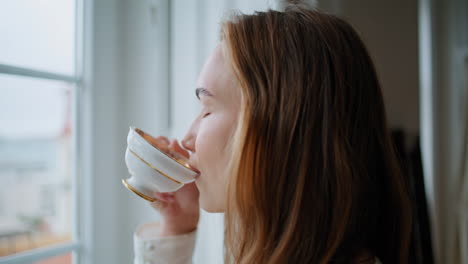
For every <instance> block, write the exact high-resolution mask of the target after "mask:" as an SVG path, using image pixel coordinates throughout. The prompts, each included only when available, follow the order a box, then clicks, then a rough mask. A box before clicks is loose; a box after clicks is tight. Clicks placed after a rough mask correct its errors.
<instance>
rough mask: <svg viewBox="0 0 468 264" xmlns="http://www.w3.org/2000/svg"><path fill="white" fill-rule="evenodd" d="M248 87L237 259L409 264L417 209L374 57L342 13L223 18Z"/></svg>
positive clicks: (236, 214) (236, 152) (231, 197)
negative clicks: (363, 255)
mask: <svg viewBox="0 0 468 264" xmlns="http://www.w3.org/2000/svg"><path fill="white" fill-rule="evenodd" d="M222 42H223V45H224V48H225V54H226V56H227V58H228V60H229V61H230V63H231V66H232V69H233V71H234V72H235V74H236V77H237V78H238V81H239V84H240V89H241V97H242V99H241V100H242V104H241V109H242V110H241V113H240V118H239V124H238V126H237V130H236V132H235V133H234V138H233V158H232V159H231V164H230V171H231V172H232V175H231V177H230V179H229V185H228V201H227V209H226V213H225V249H226V253H225V261H226V262H229V263H230V262H234V263H246V264H247V263H248V264H251V263H351V262H352V261H353V259H355V257H356V256H357V254H359V252H362V250H367V251H369V252H371V254H373V255H375V256H377V257H378V258H379V259H380V260H381V261H382V262H383V263H406V262H407V255H408V245H409V236H410V231H411V228H410V227H411V207H410V200H409V196H408V191H407V186H406V180H405V178H404V176H403V174H402V172H401V169H400V167H399V163H398V160H397V158H396V154H395V150H394V147H393V145H392V143H391V139H390V136H389V131H388V127H387V123H386V116H385V109H384V102H383V98H382V93H381V89H380V85H379V81H378V79H377V75H376V72H375V69H374V66H373V63H372V61H371V59H370V57H369V54H368V52H367V51H366V48H365V47H364V44H363V43H362V41H361V40H360V38H359V36H358V35H357V34H356V32H355V31H354V29H353V28H352V27H351V26H350V25H349V24H348V23H346V22H345V21H343V20H342V19H340V18H338V17H335V16H332V15H328V14H325V13H322V12H319V11H316V10H311V9H309V8H305V7H302V6H300V5H290V6H288V7H287V8H286V10H285V11H284V12H278V11H273V10H269V11H267V12H256V13H255V14H253V15H243V14H237V15H235V16H233V17H232V18H230V19H228V20H226V21H225V22H224V23H223V26H222Z"/></svg>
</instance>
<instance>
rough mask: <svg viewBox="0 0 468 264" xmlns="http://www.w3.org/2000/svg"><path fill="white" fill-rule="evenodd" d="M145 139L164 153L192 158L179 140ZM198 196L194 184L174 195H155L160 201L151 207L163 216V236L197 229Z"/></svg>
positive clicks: (184, 187) (146, 137) (185, 186)
mask: <svg viewBox="0 0 468 264" xmlns="http://www.w3.org/2000/svg"><path fill="white" fill-rule="evenodd" d="M144 137H145V139H146V140H147V141H148V142H150V143H151V144H152V145H153V146H155V147H157V148H159V149H161V150H163V151H167V152H172V153H177V154H178V155H182V156H184V157H185V158H187V159H188V158H189V156H190V154H189V153H188V152H187V151H186V150H185V149H183V148H182V147H181V146H180V145H179V143H178V142H177V140H172V141H169V140H168V139H167V138H166V137H162V136H159V137H156V138H154V137H151V136H150V135H148V134H146V135H145V136H144ZM198 196H199V192H198V189H197V186H196V185H195V183H193V182H192V183H189V184H186V185H184V186H183V187H182V188H181V189H179V190H177V191H175V192H172V193H155V194H154V197H155V198H156V199H158V200H157V201H155V202H153V203H151V206H152V207H153V208H154V209H156V210H157V211H159V212H160V213H161V215H162V218H163V220H162V222H161V224H162V225H161V233H160V235H161V236H173V235H179V234H184V233H189V232H191V231H193V230H195V229H196V228H197V225H198V220H199V218H200V205H199V203H198Z"/></svg>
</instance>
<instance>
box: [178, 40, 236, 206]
mask: <svg viewBox="0 0 468 264" xmlns="http://www.w3.org/2000/svg"><path fill="white" fill-rule="evenodd" d="M239 89H240V88H239V86H238V82H237V80H236V78H235V76H234V74H233V73H232V71H231V69H230V67H229V65H228V64H227V63H226V60H225V58H224V55H223V52H222V46H221V45H218V47H216V49H215V50H214V51H213V53H212V54H211V55H210V57H209V58H208V60H207V61H206V63H205V65H204V66H203V69H202V71H201V73H200V76H199V78H198V81H197V90H198V93H197V94H198V97H199V100H200V104H201V106H202V107H201V108H202V109H201V112H200V113H199V115H198V116H197V117H196V118H195V120H194V121H193V123H192V125H191V126H190V129H189V130H188V132H187V134H186V135H185V137H184V139H183V140H182V146H183V147H184V148H186V149H188V150H189V151H191V152H192V153H191V156H190V164H191V165H192V166H194V167H195V168H197V169H198V170H199V171H200V176H199V177H198V178H197V180H196V185H197V187H198V190H199V191H200V207H201V208H203V209H204V210H206V211H208V212H223V211H224V208H225V199H226V182H227V175H228V174H227V170H226V166H227V164H228V162H229V159H230V154H231V153H230V151H229V149H228V147H229V146H228V140H229V139H230V137H231V135H232V134H233V132H234V130H235V128H236V124H237V119H238V118H237V117H238V114H239V110H240V90H239Z"/></svg>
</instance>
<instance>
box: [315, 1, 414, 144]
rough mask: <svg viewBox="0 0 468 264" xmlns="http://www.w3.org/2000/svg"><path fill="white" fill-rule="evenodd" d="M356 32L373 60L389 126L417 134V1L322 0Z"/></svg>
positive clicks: (327, 9) (322, 5) (323, 5)
mask: <svg viewBox="0 0 468 264" xmlns="http://www.w3.org/2000/svg"><path fill="white" fill-rule="evenodd" d="M319 6H320V7H321V8H323V9H325V10H326V11H329V12H331V13H336V14H338V15H340V16H341V17H342V18H344V19H345V20H346V21H348V22H350V23H351V24H352V25H353V26H354V28H355V29H356V30H357V31H358V33H359V34H360V36H361V38H362V39H363V41H364V43H365V44H366V46H367V48H368V50H369V53H370V55H371V57H372V59H373V60H374V63H375V66H376V69H377V74H378V76H379V79H380V81H381V85H382V90H383V94H384V100H385V104H386V110H387V117H388V120H389V123H390V125H391V126H392V127H400V128H403V129H405V131H406V132H408V133H410V134H411V135H415V134H418V133H419V68H418V1H416V0H410V1H406V0H395V1H385V0H360V1H357V0H347V1H339V0H330V1H326V0H322V1H319Z"/></svg>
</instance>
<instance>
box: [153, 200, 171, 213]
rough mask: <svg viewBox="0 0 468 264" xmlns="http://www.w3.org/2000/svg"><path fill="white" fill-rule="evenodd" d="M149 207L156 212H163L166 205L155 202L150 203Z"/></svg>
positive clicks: (158, 201)
mask: <svg viewBox="0 0 468 264" xmlns="http://www.w3.org/2000/svg"><path fill="white" fill-rule="evenodd" d="M150 205H151V207H153V208H154V209H156V210H157V211H161V210H163V209H164V208H166V206H167V203H165V202H163V201H160V200H156V201H154V202H151V203H150Z"/></svg>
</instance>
